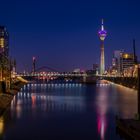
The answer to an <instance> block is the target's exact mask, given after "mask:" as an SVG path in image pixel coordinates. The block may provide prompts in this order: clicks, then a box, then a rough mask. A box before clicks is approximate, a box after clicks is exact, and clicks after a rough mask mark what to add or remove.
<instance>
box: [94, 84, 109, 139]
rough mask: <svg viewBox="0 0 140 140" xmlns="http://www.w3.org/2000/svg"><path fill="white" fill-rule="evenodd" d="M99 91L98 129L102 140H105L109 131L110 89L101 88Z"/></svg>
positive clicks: (97, 98)
mask: <svg viewBox="0 0 140 140" xmlns="http://www.w3.org/2000/svg"><path fill="white" fill-rule="evenodd" d="M97 90H98V91H97V97H96V100H97V106H96V107H97V128H98V133H99V135H100V138H101V140H104V139H105V133H106V129H107V118H106V113H107V110H108V88H107V87H99V88H98V89H97Z"/></svg>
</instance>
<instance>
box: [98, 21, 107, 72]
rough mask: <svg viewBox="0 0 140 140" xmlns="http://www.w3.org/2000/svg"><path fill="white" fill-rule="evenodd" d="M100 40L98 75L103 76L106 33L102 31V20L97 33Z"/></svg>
mask: <svg viewBox="0 0 140 140" xmlns="http://www.w3.org/2000/svg"><path fill="white" fill-rule="evenodd" d="M98 35H99V38H100V40H101V56H100V74H101V75H102V74H104V71H105V57H104V40H105V38H106V36H107V31H106V30H105V29H104V21H103V19H102V25H101V29H100V30H99V32H98Z"/></svg>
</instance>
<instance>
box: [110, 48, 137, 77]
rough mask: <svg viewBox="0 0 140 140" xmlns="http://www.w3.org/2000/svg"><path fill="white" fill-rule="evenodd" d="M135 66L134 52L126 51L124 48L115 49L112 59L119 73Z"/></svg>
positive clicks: (113, 66) (121, 73)
mask: <svg viewBox="0 0 140 140" xmlns="http://www.w3.org/2000/svg"><path fill="white" fill-rule="evenodd" d="M133 66H134V54H133V53H126V52H125V51H124V50H116V51H114V55H113V59H112V68H113V69H114V70H116V73H117V75H123V72H124V71H125V70H126V69H128V68H129V67H133Z"/></svg>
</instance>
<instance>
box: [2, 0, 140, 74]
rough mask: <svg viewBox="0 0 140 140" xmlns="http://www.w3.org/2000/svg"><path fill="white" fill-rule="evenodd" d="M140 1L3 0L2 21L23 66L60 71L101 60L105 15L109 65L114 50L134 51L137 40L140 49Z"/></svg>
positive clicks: (89, 65) (26, 68) (14, 53)
mask: <svg viewBox="0 0 140 140" xmlns="http://www.w3.org/2000/svg"><path fill="white" fill-rule="evenodd" d="M139 5H140V2H139V0H3V1H2V0H1V2H0V7H1V8H0V13H1V14H0V24H1V25H5V26H6V27H7V29H8V31H9V34H10V46H9V47H10V55H11V56H12V57H14V58H16V60H17V67H18V70H19V71H23V70H24V69H25V70H31V66H32V56H36V58H37V67H41V66H49V67H53V68H55V69H58V70H60V71H71V70H73V69H75V68H81V69H91V68H92V64H94V63H99V59H100V41H99V38H98V36H97V32H98V30H99V28H100V24H101V19H102V18H104V21H105V29H106V30H107V31H108V36H107V38H106V40H105V59H106V60H105V61H106V67H107V66H109V65H110V64H111V57H112V53H113V51H114V50H118V49H125V50H126V51H128V52H131V51H132V40H133V38H135V39H136V50H137V55H138V56H139V54H140V34H139V33H140V14H139V13H140V7H139Z"/></svg>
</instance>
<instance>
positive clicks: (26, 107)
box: [0, 82, 137, 140]
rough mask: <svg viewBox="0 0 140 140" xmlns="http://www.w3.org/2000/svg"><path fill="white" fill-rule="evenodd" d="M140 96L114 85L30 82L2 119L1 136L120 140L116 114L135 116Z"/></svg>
mask: <svg viewBox="0 0 140 140" xmlns="http://www.w3.org/2000/svg"><path fill="white" fill-rule="evenodd" d="M136 98H137V93H136V91H134V90H130V89H128V88H124V87H122V86H116V85H112V84H111V85H110V84H107V85H85V84H79V83H43V82H42V83H34V84H27V85H25V86H24V87H23V88H22V89H21V91H20V92H19V93H18V94H17V95H16V96H15V97H14V99H13V101H12V103H11V107H10V108H9V110H7V112H6V113H5V114H4V115H3V116H2V117H1V119H0V139H2V140H120V136H119V135H118V134H117V132H116V123H115V116H116V115H119V116H121V117H123V118H132V117H134V115H135V114H136V113H137V99H136Z"/></svg>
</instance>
